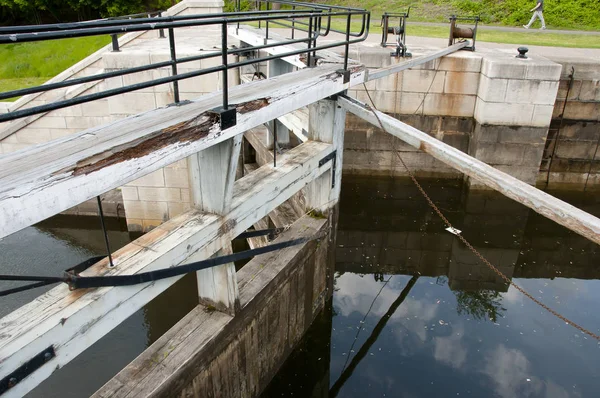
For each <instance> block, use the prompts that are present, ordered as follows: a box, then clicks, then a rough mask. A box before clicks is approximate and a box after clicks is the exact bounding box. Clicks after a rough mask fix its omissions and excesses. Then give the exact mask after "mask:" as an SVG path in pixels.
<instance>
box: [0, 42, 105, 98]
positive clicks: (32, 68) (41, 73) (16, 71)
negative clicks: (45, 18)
mask: <svg viewBox="0 0 600 398" xmlns="http://www.w3.org/2000/svg"><path fill="white" fill-rule="evenodd" d="M108 43H110V36H93V37H81V38H76V39H62V40H51V41H41V42H35V43H21V44H4V45H1V46H0V59H1V60H2V62H1V63H0V92H3V91H10V90H15V89H18V88H26V87H31V86H35V85H39V84H41V83H44V82H45V81H47V80H49V79H51V78H52V77H54V76H56V75H57V74H59V73H61V72H62V71H63V70H65V69H67V68H68V67H70V66H72V65H74V64H76V63H77V62H79V61H81V60H82V59H84V58H85V57H87V56H88V55H90V54H92V53H94V52H95V51H97V50H98V49H100V48H102V47H104V46H105V45H107V44H108ZM13 100H14V99H13Z"/></svg>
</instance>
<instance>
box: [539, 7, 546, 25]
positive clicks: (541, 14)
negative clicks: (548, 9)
mask: <svg viewBox="0 0 600 398" xmlns="http://www.w3.org/2000/svg"><path fill="white" fill-rule="evenodd" d="M538 12H539V13H540V15H538V16H539V18H540V21H542V29H546V21H544V14H543V13H542V12H541V11H538Z"/></svg>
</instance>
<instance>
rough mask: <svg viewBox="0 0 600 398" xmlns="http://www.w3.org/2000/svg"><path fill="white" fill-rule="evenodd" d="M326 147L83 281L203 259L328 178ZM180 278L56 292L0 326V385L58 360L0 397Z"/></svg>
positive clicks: (301, 151) (285, 161) (249, 181)
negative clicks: (43, 355)
mask: <svg viewBox="0 0 600 398" xmlns="http://www.w3.org/2000/svg"><path fill="white" fill-rule="evenodd" d="M331 151H332V145H331V144H325V143H320V142H307V143H305V144H302V145H300V146H298V147H296V148H293V149H292V150H290V151H289V152H287V153H286V154H285V155H283V156H282V159H281V161H280V163H279V164H278V166H277V168H273V167H272V165H265V166H263V167H261V168H259V169H257V170H256V171H254V172H253V173H251V174H249V175H247V176H245V177H244V178H241V179H239V180H238V181H236V182H235V185H234V190H233V199H232V204H231V210H230V211H229V212H228V213H227V214H226V215H225V216H217V215H214V214H207V213H204V212H199V211H198V210H195V209H194V210H190V211H188V212H187V213H184V214H182V215H180V216H178V217H176V218H174V219H172V220H169V221H167V222H166V223H164V224H162V225H161V226H159V227H157V228H155V229H154V230H152V231H150V232H149V233H148V234H146V235H144V236H142V237H141V238H139V239H137V240H136V241H134V242H132V243H131V244H129V245H127V246H125V247H124V248H122V249H121V250H118V251H117V252H116V253H114V255H113V258H114V261H115V264H116V267H114V268H110V269H109V267H108V263H107V261H106V260H105V261H101V262H99V263H98V264H96V265H94V266H93V267H91V268H90V269H88V270H87V271H85V272H84V273H83V274H84V275H127V274H134V273H139V272H146V271H151V270H156V269H160V268H167V267H171V266H173V265H177V264H181V263H184V262H185V260H186V259H187V258H189V256H190V255H192V254H194V253H202V256H201V257H202V258H209V257H210V256H212V255H213V254H214V253H216V252H217V251H218V250H219V249H221V248H222V247H223V246H224V244H226V243H228V242H230V241H231V240H232V239H233V238H234V237H235V236H237V235H239V234H240V233H241V232H243V231H245V230H246V229H247V228H248V227H250V226H251V225H252V224H254V223H256V222H257V221H258V220H260V219H261V218H263V217H265V216H266V215H267V214H268V213H269V212H271V211H272V210H273V209H275V208H276V207H278V206H280V205H281V204H282V203H283V202H284V201H286V200H287V199H289V198H290V197H291V196H292V195H294V194H295V193H296V192H297V191H299V190H300V189H302V188H303V187H305V186H306V185H307V184H308V183H309V182H310V181H312V180H314V179H315V178H318V177H319V176H320V175H321V174H323V173H327V172H328V170H329V167H331V163H327V164H325V165H323V166H322V167H319V161H320V160H321V159H322V158H323V157H324V156H326V155H328V154H329V153H331ZM178 279H179V278H177V277H175V278H170V279H165V280H161V281H155V282H152V283H145V284H141V285H135V286H126V287H112V288H111V287H106V288H97V289H83V290H77V291H73V292H71V291H69V289H68V287H67V286H66V285H62V286H58V287H56V288H54V289H52V290H50V291H48V292H47V293H45V294H43V295H41V296H40V297H38V298H37V299H36V300H34V301H32V302H31V303H29V304H27V305H25V306H23V307H21V308H20V309H18V310H16V311H14V312H12V313H11V314H9V315H7V316H6V317H4V318H2V319H1V320H0V330H2V333H0V378H4V377H6V376H7V375H8V374H10V373H11V372H13V371H14V370H15V369H17V368H18V367H19V366H21V365H23V364H24V363H25V362H27V361H28V360H29V359H31V358H32V357H34V356H35V355H37V354H38V353H39V352H41V351H42V350H44V349H46V348H47V347H49V346H50V345H52V346H53V347H54V349H55V351H56V357H55V358H53V359H51V360H49V361H48V362H46V363H45V364H44V365H43V366H42V367H40V368H39V369H38V370H36V371H35V372H33V374H31V375H30V376H28V377H27V378H26V379H24V380H23V381H21V382H19V383H18V384H17V385H16V386H15V387H13V388H11V389H10V390H9V391H7V392H6V393H5V394H4V395H3V397H4V396H7V397H21V396H23V395H25V394H26V393H27V392H28V391H30V390H31V389H33V388H34V387H35V386H36V385H38V384H39V383H41V382H42V381H43V380H44V379H46V378H47V377H48V376H50V375H51V374H52V372H54V370H55V369H56V368H57V366H58V367H63V366H64V365H66V364H67V363H68V362H69V361H71V360H72V359H73V358H75V357H76V356H77V355H79V354H80V353H81V352H82V351H83V350H85V349H86V348H88V347H89V346H91V345H92V344H93V343H95V342H96V341H97V340H98V339H100V338H101V337H102V336H104V335H105V334H107V333H108V332H109V331H110V330H112V329H113V328H114V327H116V326H117V325H118V324H119V323H121V322H122V321H124V320H125V319H127V318H128V317H129V316H131V315H132V314H133V313H134V312H135V311H137V310H139V309H140V308H142V306H144V305H145V304H146V303H147V302H148V301H150V300H152V299H153V298H154V297H156V296H157V295H159V294H160V293H162V292H163V291H164V290H165V289H166V288H168V287H169V286H171V285H172V284H173V283H175V282H176V281H177V280H178Z"/></svg>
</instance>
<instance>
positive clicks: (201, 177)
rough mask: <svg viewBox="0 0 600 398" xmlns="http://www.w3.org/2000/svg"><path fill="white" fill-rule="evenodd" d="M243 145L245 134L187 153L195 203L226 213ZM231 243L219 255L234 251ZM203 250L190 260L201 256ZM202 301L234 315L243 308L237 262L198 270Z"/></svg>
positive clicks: (205, 209) (197, 206) (207, 208)
mask: <svg viewBox="0 0 600 398" xmlns="http://www.w3.org/2000/svg"><path fill="white" fill-rule="evenodd" d="M241 147H242V134H239V135H236V136H235V137H233V138H230V139H229V140H227V141H223V142H220V143H218V144H216V145H213V146H211V147H210V148H207V149H205V150H203V151H200V152H198V153H196V154H193V155H191V156H190V157H188V170H189V171H190V192H191V196H192V202H193V204H194V206H195V207H196V208H197V209H199V210H202V211H205V212H208V213H215V214H217V215H225V214H227V212H229V210H230V208H231V200H232V197H233V184H234V182H235V173H236V171H237V163H238V159H239V156H240V148H241ZM231 253H232V250H231V243H229V244H227V245H226V246H225V247H223V249H221V250H219V251H218V252H217V253H216V254H215V255H216V256H225V255H228V254H231ZM202 256H203V253H197V254H193V255H191V256H190V257H189V258H188V259H187V261H189V262H194V261H198V260H201V259H202ZM196 277H197V281H198V297H199V298H200V303H201V304H204V305H206V306H211V307H214V308H216V309H218V310H219V311H224V312H226V313H228V314H230V315H234V314H235V313H236V311H239V308H240V299H239V292H238V286H237V279H236V276H235V264H234V263H228V264H223V265H219V266H217V267H212V268H208V269H204V270H200V271H198V272H197V273H196Z"/></svg>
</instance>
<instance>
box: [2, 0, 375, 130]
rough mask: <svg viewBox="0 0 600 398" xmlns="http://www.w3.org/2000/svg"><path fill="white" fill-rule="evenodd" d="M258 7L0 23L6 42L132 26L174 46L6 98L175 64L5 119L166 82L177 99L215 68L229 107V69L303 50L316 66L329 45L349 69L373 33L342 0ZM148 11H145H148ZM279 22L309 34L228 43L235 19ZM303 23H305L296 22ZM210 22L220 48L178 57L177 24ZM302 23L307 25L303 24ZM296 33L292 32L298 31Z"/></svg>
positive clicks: (282, 0) (5, 117) (361, 14)
mask: <svg viewBox="0 0 600 398" xmlns="http://www.w3.org/2000/svg"><path fill="white" fill-rule="evenodd" d="M261 3H263V4H267V8H270V5H271V3H279V4H285V5H286V6H290V7H293V8H294V9H291V10H290V9H287V10H269V9H267V10H261V9H260V8H261V7H260V4H261ZM258 8H259V9H258V10H256V11H247V12H241V11H236V12H231V13H219V14H197V15H184V16H169V17H163V16H160V15H159V14H157V15H159V16H156V17H152V16H151V17H150V18H146V17H143V18H136V19H103V20H95V21H87V22H76V23H67V24H53V25H32V26H19V27H2V28H0V44H4V43H11V44H14V43H23V42H31V41H42V40H54V39H62V38H73V37H84V36H94V35H105V34H111V35H115V36H114V37H116V35H117V34H122V33H128V32H145V31H151V30H163V29H164V30H167V31H168V32H169V47H170V52H171V59H170V60H168V61H163V62H156V63H150V64H148V65H144V66H138V67H132V68H127V69H123V70H117V71H110V72H104V73H99V74H96V75H93V76H85V77H80V78H75V79H69V80H64V81H61V82H56V83H49V84H44V85H41V86H36V87H30V88H24V89H19V90H12V91H8V92H3V93H0V100H2V99H6V98H12V97H17V96H23V95H28V94H36V93H42V92H46V91H49V90H54V89H60V88H65V87H69V86H74V85H79V84H83V83H89V82H95V81H101V80H104V79H109V78H113V77H118V76H125V75H129V74H132V73H138V72H143V71H147V70H152V69H156V68H163V67H169V66H170V67H171V71H172V73H171V76H168V77H163V78H158V79H154V80H149V81H145V82H142V83H137V84H132V85H127V86H124V87H120V88H115V89H109V90H104V91H101V92H97V93H93V94H87V95H82V96H78V97H75V98H70V99H65V100H60V101H55V102H52V103H49V104H45V105H39V106H34V107H30V108H25V109H20V110H16V111H13V112H9V113H5V114H1V115H0V122H5V121H10V120H14V119H18V118H22V117H26V116H31V115H35V114H40V113H46V112H49V111H52V110H56V109H60V108H65V107H68V106H72V105H77V104H81V103H85V102H89V101H94V100H98V99H102V98H107V97H111V96H114V95H119V94H124V93H127V92H131V91H135V90H139V89H143V88H148V87H153V86H157V85H161V84H165V83H171V84H173V92H174V102H175V103H176V104H177V103H179V102H180V101H179V88H178V81H179V80H183V79H187V78H191V77H196V76H202V75H205V74H209V73H214V72H224V73H223V79H222V91H223V109H225V110H227V109H228V107H229V103H228V85H227V73H226V71H228V70H230V69H233V68H239V67H242V66H245V65H250V64H255V63H257V62H261V61H268V60H272V59H279V58H284V57H289V56H293V55H299V54H308V58H309V62H308V66H311V63H310V58H311V57H314V55H315V54H316V51H318V50H325V49H329V48H334V47H339V46H345V55H344V59H345V62H344V69H347V59H348V48H349V45H350V44H352V43H356V42H359V41H363V40H365V39H366V36H367V34H368V24H369V19H370V14H369V12H367V11H365V10H362V9H355V8H347V7H339V6H324V5H320V4H311V3H302V2H292V1H286V0H260V1H259V2H258ZM145 15H147V14H143V15H142V16H145ZM353 16H355V17H356V19H357V20H358V19H359V18H360V23H361V26H360V29H358V31H357V32H352V31H351V29H350V27H351V18H352V17H353ZM332 17H334V18H335V17H345V19H346V22H347V24H346V30H333V29H331V18H332ZM252 22H259V24H260V23H262V22H264V23H267V24H268V23H269V22H270V23H274V22H275V23H277V24H278V26H282V25H283V26H285V27H288V28H292V29H293V31H294V30H298V31H303V32H306V33H307V35H306V37H302V38H292V39H285V40H283V41H279V42H270V43H269V42H268V33H267V36H266V39H265V43H264V45H258V46H251V47H244V48H235V47H234V48H228V44H227V33H228V32H227V27H228V25H231V24H237V25H238V26H239V24H240V23H252ZM299 23H302V24H303V25H300V27H298V26H296V24H299ZM209 25H220V26H221V32H220V33H221V49H220V50H217V51H211V52H207V53H204V54H200V55H197V56H189V57H182V58H177V55H176V48H175V29H177V28H183V27H192V26H209ZM303 26H308V28H307V29H304V28H303ZM329 32H341V33H343V34H345V37H344V39H340V40H337V41H334V42H332V43H328V44H324V45H323V44H322V45H317V39H318V38H319V37H320V36H325V35H326V34H327V33H329ZM293 35H294V34H292V36H293ZM298 44H305V45H306V47H303V48H299V49H297V50H291V51H287V52H285V53H282V54H277V55H267V56H261V57H259V58H252V59H246V60H238V61H237V62H233V63H228V60H227V57H228V56H229V55H239V54H243V53H247V52H248V51H254V50H262V49H267V48H274V47H279V46H286V45H298ZM215 57H220V58H221V62H222V64H221V65H219V66H214V67H210V68H204V69H200V70H196V71H191V72H187V73H183V74H179V73H178V72H177V65H179V64H182V63H188V62H192V61H198V60H203V59H208V58H215Z"/></svg>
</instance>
